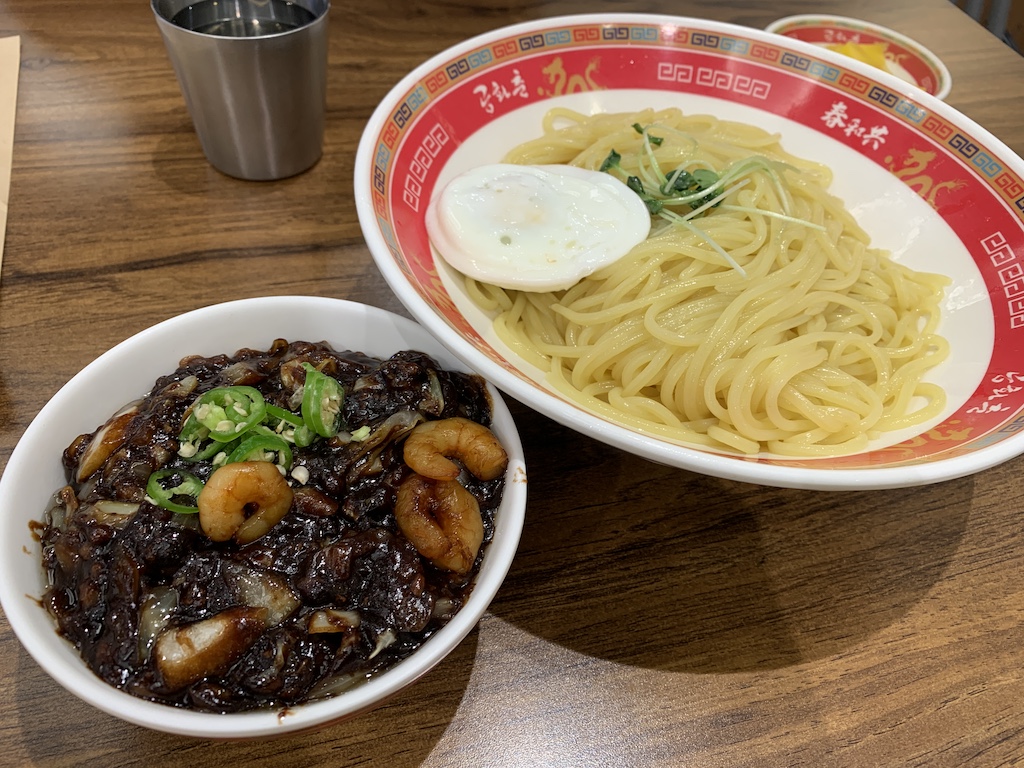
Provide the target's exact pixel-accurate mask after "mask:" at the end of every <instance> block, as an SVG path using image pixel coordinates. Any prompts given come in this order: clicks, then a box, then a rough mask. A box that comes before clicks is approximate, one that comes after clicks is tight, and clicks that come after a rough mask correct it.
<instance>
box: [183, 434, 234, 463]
mask: <svg viewBox="0 0 1024 768" xmlns="http://www.w3.org/2000/svg"><path fill="white" fill-rule="evenodd" d="M240 442H242V441H241V438H239V439H237V440H232V441H231V442H230V443H218V442H217V441H216V440H210V441H209V442H207V443H206V445H200V446H198V450H197V451H196V452H195V454H194V455H192V456H182V457H181V458H182V459H184V460H185V461H187V462H190V463H193V462H197V461H205V460H206V459H212V458H213V457H214V456H216V455H217V454H218V453H220V452H221V451H224V452H225V453H231V451H233V450H234V449H235V448H236V447H237V446H238V444H239V443H240ZM178 455H179V456H181V453H180V452H179V454H178Z"/></svg>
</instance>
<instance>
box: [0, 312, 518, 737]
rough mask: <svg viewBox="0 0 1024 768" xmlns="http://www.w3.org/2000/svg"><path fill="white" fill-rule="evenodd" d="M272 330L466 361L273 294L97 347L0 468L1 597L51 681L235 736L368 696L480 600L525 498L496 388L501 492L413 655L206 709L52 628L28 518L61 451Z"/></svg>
mask: <svg viewBox="0 0 1024 768" xmlns="http://www.w3.org/2000/svg"><path fill="white" fill-rule="evenodd" d="M275 338H285V339H288V340H289V341H294V340H300V339H302V340H306V341H320V340H326V341H328V342H330V343H331V344H332V345H334V346H335V348H336V349H339V350H340V349H352V350H359V351H363V352H365V353H367V354H370V355H375V356H378V357H386V356H389V355H391V354H393V353H394V352H397V351H399V350H402V349H415V350H420V351H423V352H426V353H428V354H430V355H432V356H433V357H434V358H435V360H437V361H438V362H439V363H440V364H441V365H442V366H444V367H447V368H454V369H458V370H467V369H466V366H465V365H464V364H462V363H461V362H460V361H459V360H458V359H457V358H455V357H454V356H452V355H451V354H450V353H449V352H448V351H447V350H446V349H445V348H444V347H442V346H441V345H440V344H438V343H437V341H436V340H435V339H434V338H433V337H431V336H430V335H429V334H428V333H427V332H426V331H424V330H423V329H422V328H421V327H420V326H418V325H417V324H415V323H413V322H412V321H410V320H408V319H406V318H403V317H399V316H397V315H394V314H392V313H389V312H385V311H383V310H380V309H376V308H373V307H368V306H365V305H361V304H355V303H352V302H347V301H340V300H336V299H326V298H314V297H271V298H263V299H249V300H244V301H238V302H231V303H227V304H220V305H215V306H212V307H207V308H205V309H200V310H196V311H194V312H191V313H188V314H185V315H181V316H179V317H176V318H173V319H171V320H168V321H165V322H164V323H161V324H159V325H156V326H154V327H152V328H150V329H148V330H146V331H143V332H142V333H140V334H138V335H136V336H133V337H132V338H130V339H128V340H127V341H125V342H122V343H121V344H119V345H118V346H116V347H114V348H113V349H111V350H110V351H108V352H107V353H105V354H103V355H102V356H101V357H99V358H98V359H97V360H96V361H94V362H93V363H91V364H90V365H89V366H87V367H86V368H85V369H84V370H83V371H81V372H80V373H79V374H78V375H77V376H75V377H74V378H73V379H72V380H71V381H70V382H68V384H66V385H65V386H64V387H63V388H62V389H61V390H60V391H59V392H58V393H57V394H56V395H55V396H54V397H53V398H52V399H51V400H50V402H49V403H47V405H46V406H45V407H44V408H43V409H42V411H41V412H40V413H39V415H38V416H37V418H36V419H35V420H34V421H33V422H32V424H31V425H30V426H29V428H28V429H27V430H26V432H25V434H24V436H23V437H22V439H21V441H20V442H19V443H18V445H17V447H16V448H15V450H14V452H13V454H12V456H11V459H10V461H9V462H8V464H7V467H6V469H5V471H4V474H3V476H2V477H0V513H2V514H0V546H2V555H0V600H2V604H3V609H4V612H5V614H6V615H7V618H8V620H9V621H10V623H11V626H12V628H13V629H14V631H15V633H16V634H17V635H18V638H19V639H20V640H21V642H22V644H23V645H24V646H25V648H26V649H27V650H28V651H29V653H31V655H32V656H33V657H34V658H35V659H36V661H37V662H38V663H39V664H40V666H42V667H43V668H44V669H45V670H46V671H47V672H48V673H49V674H50V675H51V676H52V677H53V678H54V679H55V680H56V681H57V682H59V683H61V684H62V685H64V686H65V687H66V688H67V689H68V690H70V691H71V692H73V693H75V694H76V695H78V696H79V697H81V698H82V699H84V700H85V701H87V702H89V703H90V704H92V705H94V706H96V707H98V708H100V709H102V710H104V711H106V712H108V713H110V714H112V715H115V716H117V717H120V718H122V719H124V720H127V721H129V722H132V723H136V724H139V725H144V726H148V727H150V728H154V729H157V730H162V731H168V732H171V733H179V734H185V735H190V736H198V737H203V738H230V739H239V738H247V737H254V736H274V735H279V734H284V733H290V732H294V731H299V730H306V729H309V728H313V727H316V726H319V725H322V724H324V723H328V722H333V721H336V720H339V719H342V718H345V717H348V716H351V715H354V714H356V713H358V712H360V711H362V710H365V709H367V708H370V707H372V706H373V705H375V704H376V703H378V702H380V701H381V700H383V699H384V698H386V697H387V696H390V695H391V694H393V693H395V692H396V691H398V690H400V689H402V688H404V687H405V686H406V685H408V684H409V683H411V682H413V681H414V680H416V679H417V678H418V677H420V676H421V675H423V674H424V673H426V672H427V671H428V670H429V669H431V668H432V667H433V666H434V665H435V664H437V662H439V661H440V660H441V659H442V658H444V656H445V655H446V654H447V653H448V652H450V651H451V650H452V649H453V648H454V647H455V646H456V645H457V644H458V643H459V642H460V641H461V640H462V638H464V637H465V636H466V635H467V634H468V633H469V632H470V630H472V628H473V627H474V626H475V625H476V623H477V621H478V620H479V619H480V617H481V616H482V615H483V613H484V612H485V610H486V608H487V605H488V604H489V603H490V601H491V599H492V598H493V596H494V594H495V592H496V591H497V589H498V587H499V586H500V584H501V582H502V581H503V579H504V577H505V574H506V573H507V571H508V568H509V566H510V564H511V562H512V559H513V557H514V555H515V551H516V548H517V546H518V542H519V536H520V532H521V530H522V525H523V518H524V511H525V505H526V482H525V478H526V474H525V464H524V461H523V452H522V445H521V443H520V441H519V436H518V433H517V431H516V428H515V424H514V423H513V421H512V417H511V415H510V414H509V412H508V409H507V407H506V406H505V404H504V402H503V401H502V399H501V397H500V395H499V394H498V392H497V391H496V390H494V389H493V388H491V389H490V392H491V395H492V400H493V403H494V408H493V410H494V423H493V429H494V431H495V433H496V435H497V436H498V438H499V439H500V440H501V442H502V444H503V445H504V446H505V448H506V449H507V451H508V454H509V459H510V460H509V468H508V474H507V476H506V478H507V479H506V486H505V493H504V496H503V499H502V504H501V507H500V508H499V510H498V513H497V516H496V521H495V536H494V540H493V541H492V543H491V544H490V546H489V547H488V549H487V550H486V554H485V558H484V561H483V565H482V568H481V571H480V573H479V575H478V577H477V581H476V584H475V586H474V589H473V592H472V593H471V596H470V598H469V600H467V603H466V605H465V606H464V608H463V609H462V610H461V611H460V612H459V613H457V614H456V616H455V618H454V619H453V620H452V621H451V622H450V623H449V624H447V625H446V626H445V627H443V628H442V629H441V630H440V631H438V632H437V633H436V634H435V635H433V636H432V637H431V638H430V639H429V640H427V641H426V642H425V643H424V645H423V646H422V647H421V648H420V649H419V650H417V651H416V652H415V653H414V654H413V655H412V656H410V657H409V658H407V659H406V660H404V661H402V662H401V663H400V664H398V665H396V666H395V667H393V668H392V669H390V670H388V671H387V672H384V673H383V674H381V675H379V676H377V677H375V678H371V680H370V681H368V682H367V683H365V684H363V685H361V686H359V687H356V688H354V689H352V690H351V691H349V692H347V693H345V694H343V695H341V696H338V697H336V698H333V699H324V700H319V701H315V702H311V703H309V704H304V705H300V706H297V707H293V708H290V709H289V710H288V711H287V712H286V713H283V714H282V713H280V712H278V711H258V712H246V713H239V714H230V715H215V714H207V713H201V712H191V711H183V710H178V709H175V708H173V707H169V706H165V705H162V704H155V703H150V702H146V701H142V700H140V699H137V698H135V697H133V696H130V695H129V694H127V693H124V692H122V691H119V690H117V689H115V688H113V687H111V686H109V685H107V684H106V683H105V682H103V681H101V680H100V679H99V678H98V677H96V676H95V675H94V674H93V673H92V672H91V670H89V669H88V668H87V667H86V666H85V664H84V663H83V662H82V660H81V658H80V657H79V655H78V653H77V651H76V650H75V649H74V648H73V647H72V646H71V645H70V644H69V643H68V642H66V641H65V640H63V639H62V638H61V637H60V636H58V634H57V633H56V631H55V627H54V623H53V620H52V619H51V617H50V615H49V614H48V613H47V612H46V611H45V610H44V609H42V608H41V606H40V602H39V601H40V597H41V595H42V592H43V589H44V587H45V583H44V577H43V572H42V567H41V559H40V558H41V553H40V549H39V542H38V541H37V540H36V539H35V537H34V536H33V535H32V532H31V531H30V530H29V523H30V521H32V520H38V519H40V518H41V517H42V514H43V512H44V511H45V510H46V508H47V506H48V502H49V498H50V496H51V495H52V494H53V492H54V491H56V490H57V489H58V488H59V487H60V486H61V485H62V484H63V483H64V482H65V479H64V474H63V470H62V468H61V464H60V455H61V452H62V451H63V450H64V448H65V447H66V446H67V445H68V444H69V443H70V442H71V440H73V439H74V437H75V436H77V435H78V434H81V433H83V432H87V431H91V430H93V429H95V428H96V426H97V424H100V423H102V422H103V421H104V420H105V418H106V416H108V415H110V414H111V413H114V412H115V411H116V410H117V409H118V408H120V407H121V406H122V405H124V404H125V403H127V402H129V401H131V400H133V399H135V398H136V397H138V396H140V395H142V394H144V393H145V392H147V391H148V389H149V388H150V387H151V386H152V384H153V382H154V381H155V379H156V378H157V377H158V376H160V375H162V374H165V373H167V372H169V371H171V370H173V369H174V367H175V366H176V365H177V362H178V360H179V359H180V358H182V357H184V356H185V355H190V354H203V355H211V354H218V353H228V354H231V353H234V352H235V350H237V349H241V348H243V347H253V348H262V349H266V348H268V347H269V346H270V343H271V342H272V341H273V340H274V339H275Z"/></svg>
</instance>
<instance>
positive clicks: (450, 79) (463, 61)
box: [374, 24, 1024, 219]
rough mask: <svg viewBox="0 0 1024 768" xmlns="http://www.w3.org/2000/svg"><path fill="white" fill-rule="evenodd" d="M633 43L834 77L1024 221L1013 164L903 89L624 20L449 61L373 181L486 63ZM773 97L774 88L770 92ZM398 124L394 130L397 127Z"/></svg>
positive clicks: (409, 102)
mask: <svg viewBox="0 0 1024 768" xmlns="http://www.w3.org/2000/svg"><path fill="white" fill-rule="evenodd" d="M610 42H611V43H625V44H628V45H639V46H644V45H652V46H665V45H669V46H671V47H673V48H679V49H694V50H702V51H720V52H723V53H727V54H728V55H730V56H737V57H741V58H744V59H749V60H751V61H756V62H758V63H760V64H763V65H767V66H770V67H774V68H776V69H780V70H788V71H792V72H799V73H801V74H803V75H807V76H810V77H813V78H815V79H818V80H822V81H824V82H827V83H830V84H831V85H833V86H834V87H835V88H837V89H838V90H840V91H845V92H846V93H849V94H853V95H856V96H860V97H863V98H865V99H867V100H868V101H871V102H873V103H874V104H876V105H877V106H878V107H879V108H881V109H882V110H885V111H888V112H889V113H891V114H892V115H893V116H895V117H896V118H897V119H899V120H902V121H903V122H906V123H912V124H913V125H914V126H915V127H916V128H917V129H918V130H919V131H921V132H922V133H924V134H926V135H927V136H929V137H931V138H933V139H935V140H936V141H937V142H939V143H940V144H945V145H946V146H948V147H949V148H950V149H952V150H953V151H954V152H956V153H957V154H959V155H960V156H961V157H963V158H964V159H966V160H967V161H968V162H969V163H970V164H971V165H972V166H974V167H975V168H977V169H978V171H979V172H980V173H982V174H983V175H984V176H985V177H986V178H987V179H988V180H989V183H990V185H991V186H992V188H993V189H994V190H995V191H996V192H997V194H998V195H999V196H1000V197H1001V198H1003V199H1004V200H1005V201H1006V202H1008V203H1009V204H1010V205H1011V206H1013V207H1014V208H1015V209H1016V211H1017V212H1018V215H1019V216H1020V217H1021V219H1024V180H1022V179H1021V177H1020V176H1019V175H1017V174H1016V173H1015V172H1014V171H1012V170H1010V169H1008V168H1006V167H1005V166H1004V165H1003V164H1002V163H1000V162H999V161H998V160H997V159H996V158H995V157H994V156H993V154H992V153H990V152H989V151H987V150H986V149H985V148H984V147H981V146H979V145H978V144H976V143H974V142H973V141H971V140H970V139H969V138H968V137H966V136H964V135H963V134H962V133H960V132H959V130H958V129H957V128H956V127H955V126H954V125H952V124H951V123H950V122H949V121H947V120H946V119H945V118H943V117H942V116H940V115H935V114H932V113H929V112H928V110H927V109H925V108H923V107H922V106H920V105H919V104H917V103H916V102H914V101H912V100H909V99H907V98H905V97H904V96H902V95H901V94H899V93H895V92H892V91H889V90H887V89H886V88H884V87H882V86H880V85H878V84H877V83H873V82H870V81H868V80H866V79H864V78H862V77H860V76H859V75H857V74H856V73H853V72H848V71H846V70H843V69H840V68H838V67H836V66H834V65H832V64H830V63H826V62H823V61H820V60H818V59H815V58H813V57H808V56H803V55H798V54H794V53H793V52H792V51H788V50H785V49H784V48H780V47H778V46H775V45H772V44H771V43H765V42H762V41H756V40H748V39H746V38H742V37H735V36H730V35H724V34H718V33H711V32H700V31H690V30H686V29H680V28H674V27H667V26H661V25H648V24H635V25H634V24H623V25H599V24H595V25H592V26H581V27H567V28H560V29H550V30H546V31H543V32H534V33H531V34H529V35H523V36H521V37H518V38H514V39H504V40H500V41H498V42H495V43H492V44H491V45H488V46H483V47H481V48H478V49H476V50H474V51H470V52H469V53H467V54H466V55H465V56H463V57H461V58H460V59H458V60H456V61H453V62H450V63H448V64H446V65H444V66H443V67H439V68H438V69H436V70H435V71H433V72H431V73H429V74H428V75H427V76H426V77H425V78H424V79H423V81H422V82H421V83H420V84H419V85H417V86H416V87H415V88H414V89H413V90H412V91H410V93H409V94H408V95H407V96H406V98H405V100H404V101H403V102H402V103H401V104H400V105H399V107H398V109H397V110H396V111H395V113H394V114H393V115H392V117H391V120H392V125H390V126H389V129H388V130H386V131H385V133H384V135H383V137H382V141H381V143H380V146H379V147H378V153H377V168H376V173H375V178H374V187H375V188H376V189H377V191H378V192H380V194H384V176H385V175H386V173H387V165H388V160H389V157H390V151H391V150H393V149H394V147H395V145H396V142H397V140H398V138H399V136H400V134H401V133H402V131H403V130H404V128H405V127H406V126H407V125H408V124H409V121H410V120H411V118H412V117H413V116H414V115H415V114H416V112H417V111H418V110H419V109H420V108H421V107H422V106H423V105H424V104H426V103H427V102H428V101H430V100H431V99H433V98H435V97H437V96H438V95H440V94H441V93H443V92H444V91H446V90H447V89H448V88H450V87H452V86H453V85H454V84H455V83H457V82H458V81H459V80H461V79H463V78H465V77H468V76H471V75H473V74H474V72H475V71H476V70H478V69H479V68H480V67H483V66H486V65H488V64H490V63H492V62H494V61H497V60H501V59H508V60H514V59H516V58H520V57H523V56H528V55H531V54H534V53H536V52H537V51H556V50H558V49H559V48H563V47H566V46H572V47H574V48H576V47H580V46H581V45H588V44H593V45H607V44H608V43H610ZM749 87H750V89H751V93H753V94H754V95H757V96H758V97H759V98H763V97H761V96H760V91H759V90H758V89H759V88H760V89H761V91H763V90H764V89H763V87H762V86H761V85H759V83H758V82H757V81H752V82H751V83H749ZM765 95H767V94H765ZM392 127H393V128H394V130H390V129H391V128H392Z"/></svg>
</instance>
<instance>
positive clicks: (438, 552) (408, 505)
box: [395, 474, 484, 573]
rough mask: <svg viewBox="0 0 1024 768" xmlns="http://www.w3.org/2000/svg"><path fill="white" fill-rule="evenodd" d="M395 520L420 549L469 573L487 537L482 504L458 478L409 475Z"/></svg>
mask: <svg viewBox="0 0 1024 768" xmlns="http://www.w3.org/2000/svg"><path fill="white" fill-rule="evenodd" d="M395 522H397V523H398V529H399V530H400V531H401V532H402V534H403V535H404V536H405V538H407V539H408V540H409V541H410V542H411V543H412V545H413V546H414V547H416V551H417V552H419V553H420V554H421V555H423V557H425V558H427V559H428V560H430V561H431V562H432V563H433V564H434V565H436V566H437V567H438V568H443V569H444V570H446V571H454V572H455V573H468V572H469V570H470V568H472V567H473V562H474V561H475V560H476V556H477V553H478V552H479V551H480V545H481V544H482V543H483V540H484V522H483V518H482V517H481V516H480V505H479V504H478V503H477V500H476V497H474V496H473V494H471V493H470V492H469V491H467V490H466V489H465V488H463V487H462V485H461V484H460V483H459V482H458V481H457V480H431V479H430V478H426V477H423V476H422V475H417V474H413V475H410V476H409V477H407V478H406V479H405V480H403V481H402V484H401V485H400V486H398V498H397V501H396V502H395Z"/></svg>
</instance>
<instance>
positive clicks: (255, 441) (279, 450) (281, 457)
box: [225, 427, 292, 469]
mask: <svg viewBox="0 0 1024 768" xmlns="http://www.w3.org/2000/svg"><path fill="white" fill-rule="evenodd" d="M268 454H277V458H278V461H277V462H275V463H279V464H281V466H283V467H284V468H285V469H289V468H291V466H292V449H291V448H290V447H289V445H288V443H287V442H286V441H285V440H284V438H282V437H281V436H280V435H277V434H274V433H273V432H272V431H271V430H269V429H267V428H266V427H256V429H255V430H254V432H253V434H250V435H249V436H247V437H245V438H244V439H243V440H242V441H241V443H239V445H238V447H237V448H235V449H234V450H233V451H232V452H231V453H230V454H228V460H227V462H225V463H227V464H234V463H235V462H236V461H270V460H271V459H270V458H268Z"/></svg>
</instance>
